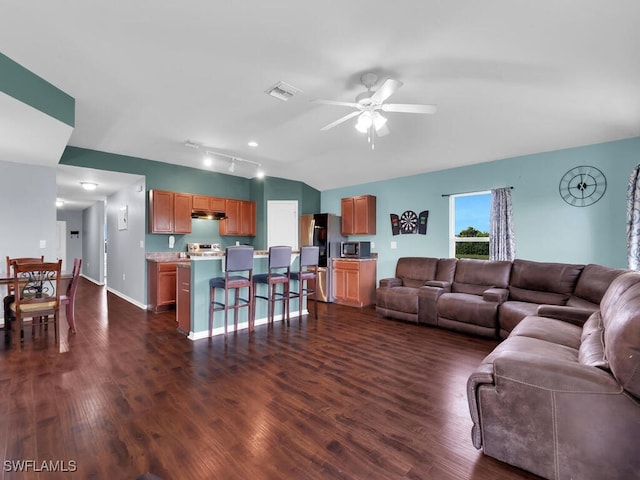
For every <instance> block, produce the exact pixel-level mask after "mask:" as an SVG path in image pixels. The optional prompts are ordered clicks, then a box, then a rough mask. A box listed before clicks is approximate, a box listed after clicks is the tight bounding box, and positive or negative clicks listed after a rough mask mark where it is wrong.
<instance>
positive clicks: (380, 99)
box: [314, 73, 437, 149]
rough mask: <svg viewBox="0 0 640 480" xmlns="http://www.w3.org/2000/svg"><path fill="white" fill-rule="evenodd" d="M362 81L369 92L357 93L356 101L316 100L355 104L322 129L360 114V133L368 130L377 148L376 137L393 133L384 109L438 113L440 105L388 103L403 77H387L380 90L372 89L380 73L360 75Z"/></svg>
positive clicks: (369, 136) (358, 124) (327, 103)
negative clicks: (390, 131)
mask: <svg viewBox="0 0 640 480" xmlns="http://www.w3.org/2000/svg"><path fill="white" fill-rule="evenodd" d="M360 80H361V82H362V84H363V85H364V86H365V87H366V88H367V91H366V92H362V93H360V94H359V95H358V96H356V101H355V102H339V101H335V100H314V102H315V103H322V104H325V105H337V106H340V107H351V108H355V109H356V110H355V111H353V112H351V113H348V114H347V115H345V116H344V117H341V118H339V119H338V120H336V121H334V122H331V123H330V124H329V125H325V126H324V127H322V128H321V129H320V130H322V131H325V130H329V129H331V128H333V127H335V126H337V125H340V124H341V123H343V122H346V121H347V120H349V119H350V118H353V117H356V116H357V117H358V121H357V123H356V129H357V130H358V131H359V132H362V133H367V134H368V140H369V143H370V144H371V148H372V149H373V148H374V138H375V136H376V135H377V136H379V137H382V136H384V135H387V134H388V133H389V128H388V127H387V125H386V123H387V118H386V117H384V116H383V115H382V114H381V113H380V110H381V111H383V112H397V113H422V114H433V113H436V111H437V107H436V106H435V105H420V104H412V103H384V101H385V100H386V99H388V98H389V97H390V96H391V95H393V94H394V93H395V91H396V90H398V89H399V88H400V87H401V86H402V85H403V83H402V82H401V81H399V80H394V79H392V78H388V79H386V80H385V81H384V82H383V83H382V85H380V87H379V88H378V89H377V90H372V88H373V86H374V85H375V84H376V82H377V81H378V76H377V75H376V74H375V73H365V74H364V75H362V77H360Z"/></svg>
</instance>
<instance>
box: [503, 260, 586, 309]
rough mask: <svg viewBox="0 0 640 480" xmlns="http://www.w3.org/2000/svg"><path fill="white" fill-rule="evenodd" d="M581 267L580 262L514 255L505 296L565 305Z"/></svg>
mask: <svg viewBox="0 0 640 480" xmlns="http://www.w3.org/2000/svg"><path fill="white" fill-rule="evenodd" d="M583 268H584V265H573V264H567V263H543V262H532V261H529V260H519V259H516V260H514V261H513V268H512V269H511V279H510V281H509V298H510V299H512V300H517V301H522V302H532V303H540V304H542V303H548V304H551V305H565V304H566V303H567V300H568V299H569V296H570V295H571V294H572V293H573V291H574V289H575V286H576V283H577V281H578V277H579V276H580V273H581V272H582V269H583ZM549 294H552V295H549Z"/></svg>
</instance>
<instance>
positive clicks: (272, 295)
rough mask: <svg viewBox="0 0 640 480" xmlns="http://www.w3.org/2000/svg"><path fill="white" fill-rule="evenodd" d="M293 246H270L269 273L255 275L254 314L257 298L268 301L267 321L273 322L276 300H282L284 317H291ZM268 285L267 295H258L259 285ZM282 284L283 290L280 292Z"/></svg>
mask: <svg viewBox="0 0 640 480" xmlns="http://www.w3.org/2000/svg"><path fill="white" fill-rule="evenodd" d="M290 275H291V247H289V246H279V247H269V267H268V269H267V273H258V274H256V275H254V276H253V314H254V316H255V312H256V299H258V298H261V299H263V300H266V301H267V321H270V322H273V317H274V310H275V306H276V302H278V301H280V302H282V319H283V320H284V318H285V311H286V315H287V317H286V318H287V320H288V319H289V282H290V280H291V276H290ZM260 284H263V285H266V286H267V293H266V295H258V294H257V292H258V288H257V287H258V285H260ZM278 285H282V292H278V288H277V287H278Z"/></svg>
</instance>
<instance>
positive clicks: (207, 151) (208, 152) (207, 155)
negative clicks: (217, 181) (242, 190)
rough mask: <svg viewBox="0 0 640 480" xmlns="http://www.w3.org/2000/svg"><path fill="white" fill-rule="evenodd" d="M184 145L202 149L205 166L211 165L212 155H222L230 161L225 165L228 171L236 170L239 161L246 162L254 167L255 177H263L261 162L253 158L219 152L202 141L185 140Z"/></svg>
mask: <svg viewBox="0 0 640 480" xmlns="http://www.w3.org/2000/svg"><path fill="white" fill-rule="evenodd" d="M184 146H185V147H188V148H193V149H195V150H203V151H204V159H203V163H204V165H205V166H207V167H210V166H212V165H213V160H214V159H213V157H222V158H224V159H226V160H228V161H229V162H230V163H229V165H228V166H227V170H228V171H229V173H234V172H235V170H236V166H237V165H238V164H239V163H240V164H242V163H247V164H249V165H253V166H255V167H256V177H258V178H264V175H265V174H264V170H263V169H262V164H261V163H258V162H254V161H253V160H246V159H244V158H239V157H236V156H231V155H228V154H226V153H220V152H216V151H215V150H213V149H212V148H211V147H209V146H207V145H204V144H202V143H198V142H194V141H192V140H187V141H186V142H184Z"/></svg>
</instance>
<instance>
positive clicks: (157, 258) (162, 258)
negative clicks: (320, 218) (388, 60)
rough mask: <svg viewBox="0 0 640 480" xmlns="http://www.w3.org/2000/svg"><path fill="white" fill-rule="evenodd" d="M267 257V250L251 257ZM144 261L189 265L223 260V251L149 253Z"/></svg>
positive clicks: (256, 251)
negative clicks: (186, 253) (207, 253)
mask: <svg viewBox="0 0 640 480" xmlns="http://www.w3.org/2000/svg"><path fill="white" fill-rule="evenodd" d="M299 253H300V251H299V250H293V251H292V252H291V254H292V255H298V254H299ZM268 256H269V250H254V252H253V257H254V258H267V257H268ZM145 257H146V259H147V261H148V262H156V263H168V262H178V263H189V262H191V261H192V260H195V261H202V260H221V259H223V258H224V250H222V251H220V252H212V253H211V254H209V255H193V256H191V257H189V256H187V257H186V258H185V257H180V256H179V253H178V252H151V253H147V254H146V256H145Z"/></svg>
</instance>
